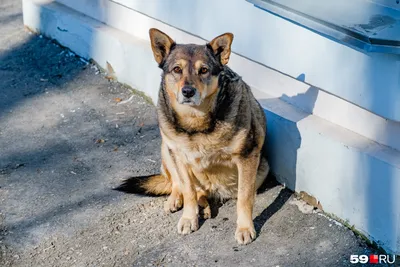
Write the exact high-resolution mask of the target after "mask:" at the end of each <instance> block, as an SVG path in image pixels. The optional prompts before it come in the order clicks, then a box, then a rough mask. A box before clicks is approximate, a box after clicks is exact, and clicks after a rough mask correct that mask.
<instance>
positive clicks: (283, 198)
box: [114, 173, 293, 236]
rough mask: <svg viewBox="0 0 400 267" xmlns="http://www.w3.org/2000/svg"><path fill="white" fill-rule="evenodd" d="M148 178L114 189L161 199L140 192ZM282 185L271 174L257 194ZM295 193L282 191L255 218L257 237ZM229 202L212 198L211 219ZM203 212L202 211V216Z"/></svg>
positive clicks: (130, 180)
mask: <svg viewBox="0 0 400 267" xmlns="http://www.w3.org/2000/svg"><path fill="white" fill-rule="evenodd" d="M146 177H147V176H143V177H131V178H129V179H127V180H125V182H124V183H123V184H121V185H120V186H118V187H116V188H114V190H117V191H121V192H124V193H130V194H138V195H147V196H150V197H159V196H157V195H151V194H150V195H149V194H145V193H144V191H140V190H138V188H139V187H138V186H137V185H138V183H140V181H142V180H143V179H144V178H146ZM279 185H280V183H278V182H277V180H276V178H275V177H274V176H273V175H272V174H271V173H270V174H269V175H268V177H267V178H266V179H265V181H264V183H263V184H262V185H261V187H260V188H259V189H258V190H257V194H262V193H265V192H266V191H268V190H270V189H272V188H274V187H276V186H279ZM292 194H293V192H292V191H290V190H289V189H286V188H284V189H282V190H281V191H280V192H279V195H278V196H277V197H276V198H275V200H274V201H273V202H272V203H271V204H270V205H269V206H268V207H267V208H265V209H264V210H263V211H262V212H261V213H260V214H259V215H258V216H257V217H256V218H254V220H253V222H254V227H255V230H256V233H257V236H259V234H260V232H261V229H262V227H263V226H264V224H265V223H266V222H267V221H268V220H269V218H271V217H272V216H273V215H274V214H275V213H276V212H278V211H279V210H280V209H281V208H282V207H283V205H284V204H285V203H286V202H287V200H288V199H289V198H290V197H291V196H292ZM228 201H231V200H229V199H227V200H221V199H219V198H210V199H208V202H209V204H210V208H211V218H212V219H214V218H216V217H217V216H218V214H219V210H220V208H221V207H222V206H223V205H224V204H225V203H227V202H228ZM201 212H202V210H200V214H201ZM205 221H206V219H203V218H202V217H201V216H200V218H199V227H201V226H202V225H203V224H204V222H205Z"/></svg>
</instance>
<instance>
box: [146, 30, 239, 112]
mask: <svg viewBox="0 0 400 267" xmlns="http://www.w3.org/2000/svg"><path fill="white" fill-rule="evenodd" d="M149 33H150V40H151V48H152V50H153V54H154V58H155V60H156V61H157V63H158V65H159V67H160V68H161V69H163V77H164V83H165V84H164V88H165V89H166V91H167V93H168V96H169V98H170V100H171V101H174V102H176V103H178V104H180V105H189V106H200V105H201V104H202V103H203V101H204V100H205V99H206V98H208V97H210V96H212V95H214V94H215V93H216V92H217V91H218V76H219V74H220V72H221V71H222V70H223V65H225V64H227V63H228V61H229V56H230V54H231V44H232V40H233V34H231V33H225V34H222V35H220V36H218V37H216V38H214V39H213V40H212V41H211V42H209V43H208V44H206V45H195V44H176V43H175V42H174V41H173V40H172V39H171V38H170V37H169V36H168V35H166V34H165V33H163V32H161V31H159V30H157V29H150V32H149Z"/></svg>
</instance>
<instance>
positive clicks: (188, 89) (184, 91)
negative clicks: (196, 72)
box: [182, 86, 196, 98]
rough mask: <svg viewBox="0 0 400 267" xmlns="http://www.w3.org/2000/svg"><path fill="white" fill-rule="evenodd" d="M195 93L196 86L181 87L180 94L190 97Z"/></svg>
mask: <svg viewBox="0 0 400 267" xmlns="http://www.w3.org/2000/svg"><path fill="white" fill-rule="evenodd" d="M195 94H196V88H193V87H191V86H185V87H183V88H182V95H183V96H184V97H187V98H190V97H192V96H194V95H195Z"/></svg>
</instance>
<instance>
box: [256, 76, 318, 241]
mask: <svg viewBox="0 0 400 267" xmlns="http://www.w3.org/2000/svg"><path fill="white" fill-rule="evenodd" d="M304 78H305V74H301V75H300V76H299V77H298V78H297V79H299V80H302V81H304ZM317 96H318V89H316V88H314V87H310V88H309V89H307V91H306V92H304V93H302V94H297V95H295V96H291V97H290V96H287V95H282V96H281V97H280V98H271V99H261V100H259V102H260V103H261V104H262V105H263V106H264V107H276V106H280V107H282V106H284V109H286V112H285V111H284V112H283V113H284V114H286V115H287V116H288V117H287V118H286V119H287V120H286V121H285V120H284V119H283V118H280V117H278V116H277V115H276V114H274V113H272V112H270V111H269V110H267V109H265V110H264V111H265V113H266V116H267V147H268V161H269V164H270V167H271V172H272V173H274V174H275V175H276V174H279V175H278V176H277V179H278V181H279V182H281V183H283V184H284V185H285V186H286V187H288V188H289V189H291V190H293V191H294V190H295V188H296V174H297V171H296V170H297V153H298V149H299V148H300V147H301V135H300V132H299V130H298V128H297V123H298V122H299V121H301V120H303V119H305V118H306V117H308V116H309V115H310V114H312V112H313V109H314V105H315V101H316V99H317ZM282 100H283V101H285V102H287V103H289V104H294V103H300V102H301V104H302V106H304V107H305V110H303V111H299V110H297V111H296V112H293V113H292V112H290V111H291V110H292V109H296V108H295V107H293V106H292V105H289V104H285V103H282ZM274 109H275V110H276V108H274ZM274 109H272V110H274ZM279 109H280V110H282V108H279ZM293 114H296V115H293ZM294 116H295V117H294ZM293 121H295V122H296V124H293ZM277 159H279V162H282V161H284V162H286V164H284V165H283V164H278V162H277ZM271 186H273V185H267V186H266V187H267V188H268V187H271ZM291 195H292V191H289V190H287V189H282V190H281V191H280V193H279V195H278V196H277V197H276V199H275V200H274V202H273V203H271V205H269V206H268V207H267V208H266V209H264V210H263V211H262V212H261V213H260V215H258V216H257V217H256V218H255V219H254V224H255V228H256V232H257V234H259V232H260V231H261V229H262V227H263V226H264V224H265V223H266V222H267V220H268V219H269V218H270V217H271V216H272V215H273V214H275V213H276V212H277V211H279V210H280V209H281V208H282V206H283V205H284V204H285V203H286V202H287V200H288V199H289V198H290V196H291Z"/></svg>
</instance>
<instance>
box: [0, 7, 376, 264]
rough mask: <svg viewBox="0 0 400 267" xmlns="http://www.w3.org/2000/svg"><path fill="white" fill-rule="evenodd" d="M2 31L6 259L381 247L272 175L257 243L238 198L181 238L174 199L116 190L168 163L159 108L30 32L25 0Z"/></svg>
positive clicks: (222, 257)
mask: <svg viewBox="0 0 400 267" xmlns="http://www.w3.org/2000/svg"><path fill="white" fill-rule="evenodd" d="M0 36H2V37H1V38H0V227H1V229H0V230H1V236H0V251H1V254H0V257H1V258H0V266H210V265H212V266H351V265H352V264H350V262H349V257H350V254H370V253H374V252H375V251H374V250H373V249H371V248H369V247H368V246H367V245H366V244H365V242H364V241H362V240H361V239H360V238H358V237H356V236H355V235H354V234H353V233H352V232H351V231H350V230H348V229H347V228H345V227H343V226H342V225H341V224H339V223H337V222H335V221H332V220H330V219H328V218H327V217H326V216H324V215H323V214H322V213H320V212H318V211H314V210H313V209H312V208H311V207H310V206H307V205H306V204H305V203H303V202H302V201H299V200H297V199H296V198H295V197H294V196H293V194H292V193H291V192H290V191H288V190H287V189H285V188H283V187H282V186H280V185H277V184H275V183H274V182H269V183H268V184H267V186H266V189H265V191H264V192H262V193H261V194H259V195H258V196H257V199H256V203H255V213H254V217H255V224H256V228H257V232H258V238H257V239H256V240H255V241H254V242H253V243H251V244H250V245H247V246H238V245H237V244H236V242H235V240H234V230H235V201H233V200H231V201H228V202H226V203H215V204H218V205H216V206H217V208H215V209H214V218H212V219H209V220H207V221H204V222H202V224H201V227H200V229H199V231H197V232H195V233H193V234H191V235H189V236H179V235H178V234H177V230H176V224H177V222H178V219H179V216H180V214H181V212H178V213H176V214H172V215H167V214H164V212H163V209H162V205H163V201H164V200H165V198H164V197H159V198H152V197H144V196H136V195H129V194H124V193H122V192H118V191H115V190H112V189H113V188H115V187H117V186H118V185H119V184H120V183H121V181H122V179H124V178H127V177H129V176H140V175H146V174H154V173H157V172H158V170H159V165H160V134H159V130H158V126H157V119H156V112H155V108H154V106H153V105H151V104H149V103H148V102H147V101H146V100H145V99H143V98H142V97H141V96H139V95H137V94H134V92H133V91H132V90H131V89H129V88H127V87H125V86H123V85H121V84H119V83H117V82H115V81H112V80H109V79H107V77H106V75H105V74H104V73H102V72H101V71H99V70H98V69H97V68H96V67H95V66H94V65H92V64H87V63H86V62H84V61H82V60H81V59H79V58H77V57H75V55H74V54H72V53H71V52H69V51H68V50H66V49H64V48H61V47H60V46H58V45H57V44H55V43H54V42H52V41H51V40H48V39H46V38H44V37H41V36H36V35H33V34H31V33H29V32H28V31H26V30H24V28H23V23H22V14H21V1H20V0H3V1H1V2H0ZM154 67H156V65H154Z"/></svg>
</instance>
